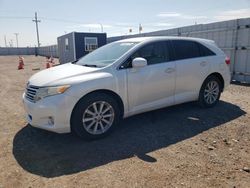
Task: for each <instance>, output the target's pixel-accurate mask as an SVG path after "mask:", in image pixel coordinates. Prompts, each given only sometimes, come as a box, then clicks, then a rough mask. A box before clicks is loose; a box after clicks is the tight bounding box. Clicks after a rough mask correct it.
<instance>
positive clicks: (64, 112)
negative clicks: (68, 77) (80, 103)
mask: <svg viewBox="0 0 250 188" xmlns="http://www.w3.org/2000/svg"><path fill="white" fill-rule="evenodd" d="M76 103H77V100H76V98H74V97H71V96H68V95H65V94H60V95H55V96H50V97H46V98H44V99H42V100H40V101H37V102H36V103H32V102H30V101H28V100H27V99H26V98H25V94H23V104H24V109H25V111H26V113H27V121H28V123H29V124H30V125H32V126H34V127H37V128H40V129H45V130H48V131H52V132H56V133H69V132H71V129H70V117H71V113H72V110H73V108H74V106H75V104H76Z"/></svg>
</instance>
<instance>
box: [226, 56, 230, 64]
mask: <svg viewBox="0 0 250 188" xmlns="http://www.w3.org/2000/svg"><path fill="white" fill-rule="evenodd" d="M225 63H226V64H227V65H230V58H229V57H226V59H225Z"/></svg>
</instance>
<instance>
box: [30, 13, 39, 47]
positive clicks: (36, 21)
mask: <svg viewBox="0 0 250 188" xmlns="http://www.w3.org/2000/svg"><path fill="white" fill-rule="evenodd" d="M32 21H33V22H35V23H36V36H37V47H38V48H39V47H40V42H39V32H38V23H39V22H41V20H38V19H37V12H35V19H34V20H32Z"/></svg>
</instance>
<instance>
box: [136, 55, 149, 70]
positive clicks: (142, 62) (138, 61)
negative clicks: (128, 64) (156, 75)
mask: <svg viewBox="0 0 250 188" xmlns="http://www.w3.org/2000/svg"><path fill="white" fill-rule="evenodd" d="M147 64H148V62H147V60H146V59H144V58H142V57H137V58H135V59H133V61H132V67H133V68H140V67H145V66H147Z"/></svg>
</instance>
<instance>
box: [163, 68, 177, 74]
mask: <svg viewBox="0 0 250 188" xmlns="http://www.w3.org/2000/svg"><path fill="white" fill-rule="evenodd" d="M174 71H175V69H174V68H167V69H166V70H165V73H172V72H174Z"/></svg>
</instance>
